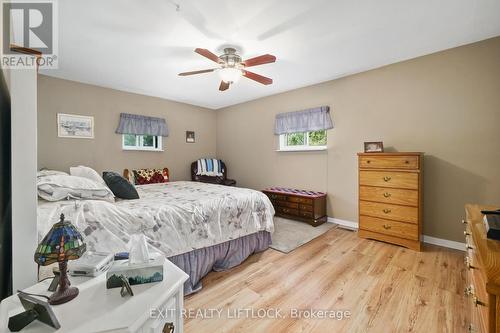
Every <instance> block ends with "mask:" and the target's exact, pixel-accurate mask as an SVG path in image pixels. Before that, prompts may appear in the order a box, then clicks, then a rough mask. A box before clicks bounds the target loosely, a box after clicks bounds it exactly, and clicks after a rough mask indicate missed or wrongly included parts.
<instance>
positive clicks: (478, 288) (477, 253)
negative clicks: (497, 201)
mask: <svg viewBox="0 0 500 333" xmlns="http://www.w3.org/2000/svg"><path fill="white" fill-rule="evenodd" d="M498 208H499V206H497V207H493V206H480V205H470V204H468V205H465V214H466V218H465V220H464V221H463V223H464V224H465V231H464V235H465V243H466V253H465V265H466V266H467V286H466V288H465V290H464V294H465V297H467V298H468V302H467V303H466V304H467V305H468V309H469V311H470V312H469V315H470V323H469V325H468V326H469V327H468V328H469V332H477V333H479V332H484V333H500V241H498V240H492V239H488V238H486V229H485V226H484V223H483V217H484V215H483V214H481V210H495V209H498Z"/></svg>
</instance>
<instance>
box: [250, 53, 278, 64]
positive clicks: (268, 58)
mask: <svg viewBox="0 0 500 333" xmlns="http://www.w3.org/2000/svg"><path fill="white" fill-rule="evenodd" d="M275 61H276V57H275V56H273V55H271V54H264V55H261V56H258V57H255V58H250V59H247V60H245V61H243V62H242V64H243V65H245V67H252V66H258V65H264V64H269V63H271V62H275Z"/></svg>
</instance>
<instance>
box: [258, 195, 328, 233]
mask: <svg viewBox="0 0 500 333" xmlns="http://www.w3.org/2000/svg"><path fill="white" fill-rule="evenodd" d="M262 192H264V193H265V194H266V195H267V196H268V197H269V199H270V200H271V203H272V204H273V206H274V210H275V211H276V216H281V217H285V218H288V219H292V220H298V221H303V222H306V223H309V224H310V225H312V226H318V225H320V224H323V223H325V222H326V220H327V216H326V193H323V192H315V191H305V190H295V189H289V188H283V187H272V188H268V189H265V190H263V191H262Z"/></svg>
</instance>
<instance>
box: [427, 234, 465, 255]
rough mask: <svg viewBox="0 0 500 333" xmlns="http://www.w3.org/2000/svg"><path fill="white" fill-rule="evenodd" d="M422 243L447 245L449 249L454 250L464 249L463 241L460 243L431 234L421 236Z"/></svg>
mask: <svg viewBox="0 0 500 333" xmlns="http://www.w3.org/2000/svg"><path fill="white" fill-rule="evenodd" d="M423 238H424V239H423V240H424V243H427V244H433V245H438V246H442V247H447V248H450V249H455V250H460V251H465V243H460V242H455V241H451V240H447V239H443V238H436V237H432V236H426V235H424V237H423Z"/></svg>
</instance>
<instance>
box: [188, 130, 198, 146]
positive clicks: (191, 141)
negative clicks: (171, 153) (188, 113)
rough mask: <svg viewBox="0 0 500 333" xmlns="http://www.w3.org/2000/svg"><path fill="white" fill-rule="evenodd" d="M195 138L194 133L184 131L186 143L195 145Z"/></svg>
mask: <svg viewBox="0 0 500 333" xmlns="http://www.w3.org/2000/svg"><path fill="white" fill-rule="evenodd" d="M195 142H196V138H195V134H194V131H186V143H195Z"/></svg>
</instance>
